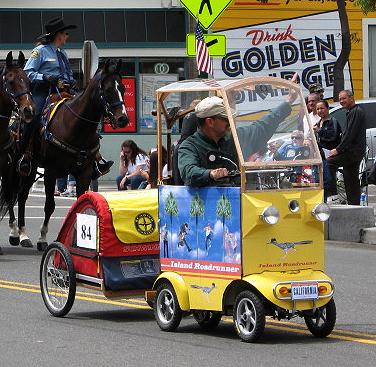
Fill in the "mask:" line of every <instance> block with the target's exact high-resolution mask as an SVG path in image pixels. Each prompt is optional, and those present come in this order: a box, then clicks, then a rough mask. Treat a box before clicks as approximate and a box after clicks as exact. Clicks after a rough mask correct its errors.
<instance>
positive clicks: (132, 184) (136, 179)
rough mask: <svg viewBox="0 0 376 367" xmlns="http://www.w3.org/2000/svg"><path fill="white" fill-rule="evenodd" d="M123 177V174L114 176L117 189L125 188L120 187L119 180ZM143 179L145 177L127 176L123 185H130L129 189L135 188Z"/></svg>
mask: <svg viewBox="0 0 376 367" xmlns="http://www.w3.org/2000/svg"><path fill="white" fill-rule="evenodd" d="M123 178H124V176H118V177H116V184H117V188H118V190H119V191H120V190H126V188H124V189H121V188H120V182H121V180H122V179H123ZM143 181H145V179H144V178H143V177H142V176H132V177H129V179H128V181H127V182H126V183H125V186H130V187H131V190H137V189H138V187H139V186H140V184H141V182H143Z"/></svg>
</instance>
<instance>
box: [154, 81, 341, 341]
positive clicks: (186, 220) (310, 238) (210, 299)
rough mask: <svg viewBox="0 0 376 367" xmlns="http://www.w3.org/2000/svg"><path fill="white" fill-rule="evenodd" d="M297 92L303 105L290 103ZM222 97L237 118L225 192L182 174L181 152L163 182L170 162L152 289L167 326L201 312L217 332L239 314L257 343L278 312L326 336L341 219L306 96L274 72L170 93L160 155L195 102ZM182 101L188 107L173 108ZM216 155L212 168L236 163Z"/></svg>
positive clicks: (165, 92)
mask: <svg viewBox="0 0 376 367" xmlns="http://www.w3.org/2000/svg"><path fill="white" fill-rule="evenodd" d="M291 94H294V97H296V99H295V101H294V102H293V103H292V104H291V105H288V104H287V103H286V99H287V97H288V96H290V97H291ZM214 95H216V96H219V97H221V98H223V101H224V105H225V108H226V111H227V114H228V119H229V122H230V128H231V129H230V130H231V131H230V133H231V138H232V139H233V142H234V147H235V148H234V149H235V152H234V156H235V157H236V159H230V161H231V164H233V168H234V171H233V172H232V174H231V177H228V178H225V179H224V180H223V181H217V182H216V186H211V187H189V186H184V185H182V183H181V182H179V178H178V177H176V176H177V172H176V169H175V170H172V166H173V165H175V167H176V159H177V160H178V156H179V147H177V148H175V153H174V158H175V164H173V162H171V161H170V162H169V164H168V169H167V172H168V177H162V168H163V167H162V163H161V160H160V164H159V179H160V185H159V189H158V199H159V221H160V251H161V253H160V255H161V274H160V275H159V277H158V278H157V280H156V281H155V283H154V286H153V289H154V292H150V296H151V297H152V296H154V313H155V318H156V321H157V323H158V325H159V326H160V328H161V329H162V330H165V331H171V330H174V329H176V328H177V327H178V326H179V323H180V321H181V318H182V315H183V314H184V313H186V312H191V313H193V316H194V318H195V319H196V320H197V322H198V323H199V325H200V326H202V327H203V328H205V329H211V328H214V327H216V326H217V325H218V323H219V321H220V319H221V317H222V315H232V316H233V319H234V323H235V327H236V331H237V333H238V335H239V337H240V338H241V339H242V340H244V341H248V342H252V341H256V340H257V339H259V338H260V336H261V335H262V334H263V331H264V328H265V319H266V317H267V316H270V317H272V318H274V319H278V320H280V319H291V318H293V317H296V316H300V317H302V318H304V321H305V323H306V325H307V327H308V329H309V330H310V331H311V333H312V334H313V335H315V336H317V337H325V336H327V335H329V334H330V333H331V331H332V330H333V328H334V325H335V320H336V308H335V304H334V300H333V293H334V285H333V282H332V280H331V279H330V278H329V277H328V276H327V275H326V274H325V271H324V270H325V269H324V265H325V264H324V222H325V221H326V220H327V219H328V218H329V215H330V213H329V208H328V206H327V205H326V204H324V203H323V174H322V160H321V157H320V153H319V150H318V147H317V144H316V140H315V136H314V132H313V129H312V126H311V123H310V120H309V116H308V113H307V109H306V106H305V103H304V98H303V95H302V93H301V90H300V88H299V86H298V85H297V84H294V83H292V82H289V81H286V80H283V79H279V78H272V77H270V78H269V77H265V78H246V79H241V80H236V81H229V80H226V81H215V80H209V81H205V80H195V81H183V82H177V83H173V84H170V85H168V86H165V87H163V88H160V89H159V90H158V91H157V99H158V101H157V102H158V110H157V114H158V145H159V147H158V149H159V153H160V154H159V157H162V145H164V144H166V145H167V147H168V148H170V147H171V138H170V134H169V132H170V131H171V129H172V126H173V124H174V121H175V122H177V121H179V118H180V120H181V117H182V116H183V115H185V113H186V112H187V111H192V112H191V113H193V114H194V110H193V108H189V107H188V106H189V105H190V104H191V102H192V101H193V100H195V99H202V98H205V97H207V96H214ZM290 99H291V98H290ZM177 105H179V106H181V108H180V109H179V108H172V109H171V108H170V107H175V106H177ZM171 111H172V112H171ZM192 117H193V118H194V115H193V116H192V115H190V116H186V117H185V118H184V119H183V125H184V123H185V122H187V121H189V120H192ZM165 129H167V140H165V141H164V140H163V139H164V138H163V132H164V130H165ZM255 131H257V133H255ZM191 139H192V138H191ZM208 155H209V156H208V161H209V162H210V164H212V167H213V168H217V167H221V166H222V165H223V161H225V160H227V163H228V161H229V158H228V157H226V156H224V155H222V153H221V151H220V150H218V151H212V152H208ZM208 168H210V167H208ZM165 171H166V170H165ZM179 183H180V185H179Z"/></svg>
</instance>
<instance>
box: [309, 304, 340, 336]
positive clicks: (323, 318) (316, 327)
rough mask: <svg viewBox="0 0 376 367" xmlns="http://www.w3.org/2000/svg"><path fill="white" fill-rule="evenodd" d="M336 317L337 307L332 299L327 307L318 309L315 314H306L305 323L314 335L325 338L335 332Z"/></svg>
mask: <svg viewBox="0 0 376 367" xmlns="http://www.w3.org/2000/svg"><path fill="white" fill-rule="evenodd" d="M336 317H337V312H336V305H335V303H334V299H333V298H332V299H331V300H330V301H329V302H328V303H327V304H326V305H325V306H323V307H319V308H317V309H316V310H315V312H311V313H306V314H305V315H304V321H305V323H306V325H307V328H308V330H309V331H310V332H311V333H312V335H314V336H316V337H317V338H325V337H326V336H328V335H329V334H330V333H331V332H332V331H333V329H334V325H335V324H336Z"/></svg>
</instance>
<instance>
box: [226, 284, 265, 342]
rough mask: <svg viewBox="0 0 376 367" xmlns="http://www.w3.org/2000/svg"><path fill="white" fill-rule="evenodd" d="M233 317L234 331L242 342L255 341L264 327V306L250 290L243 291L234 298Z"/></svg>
mask: <svg viewBox="0 0 376 367" xmlns="http://www.w3.org/2000/svg"><path fill="white" fill-rule="evenodd" d="M233 318H234V324H235V329H236V332H237V333H238V335H239V337H240V338H241V340H242V341H244V342H248V343H250V342H255V341H257V340H258V339H259V338H260V337H261V336H262V334H263V333H264V329H265V308H264V305H263V303H262V301H261V299H260V298H259V297H258V296H257V295H256V294H254V293H253V292H252V291H243V292H241V293H239V294H238V296H237V297H236V299H235V305H234V310H233Z"/></svg>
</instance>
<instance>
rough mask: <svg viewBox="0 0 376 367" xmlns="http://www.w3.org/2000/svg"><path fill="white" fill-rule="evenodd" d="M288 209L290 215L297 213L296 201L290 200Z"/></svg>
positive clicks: (297, 204)
mask: <svg viewBox="0 0 376 367" xmlns="http://www.w3.org/2000/svg"><path fill="white" fill-rule="evenodd" d="M289 209H290V212H291V213H297V212H298V211H299V210H300V206H299V201H298V200H290V202H289Z"/></svg>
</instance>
